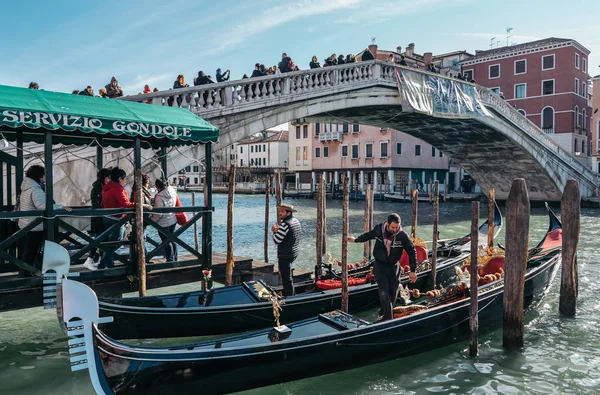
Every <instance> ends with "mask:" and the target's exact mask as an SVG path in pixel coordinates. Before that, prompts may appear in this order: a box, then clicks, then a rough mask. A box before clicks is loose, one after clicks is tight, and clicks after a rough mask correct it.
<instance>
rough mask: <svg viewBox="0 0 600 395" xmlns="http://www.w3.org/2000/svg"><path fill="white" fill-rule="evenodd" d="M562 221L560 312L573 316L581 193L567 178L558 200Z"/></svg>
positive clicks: (575, 304)
mask: <svg viewBox="0 0 600 395" xmlns="http://www.w3.org/2000/svg"><path fill="white" fill-rule="evenodd" d="M560 207H561V209H560V211H561V216H560V219H561V221H562V232H563V233H562V271H561V278H560V301H559V305H558V310H559V311H560V313H561V314H563V315H566V316H568V317H574V316H575V314H577V293H578V289H577V288H578V283H579V279H578V278H577V277H578V276H577V245H578V244H579V227H580V222H581V208H580V207H581V195H580V192H579V183H578V182H577V181H575V180H568V181H567V185H565V190H564V192H563V195H562V200H561V202H560Z"/></svg>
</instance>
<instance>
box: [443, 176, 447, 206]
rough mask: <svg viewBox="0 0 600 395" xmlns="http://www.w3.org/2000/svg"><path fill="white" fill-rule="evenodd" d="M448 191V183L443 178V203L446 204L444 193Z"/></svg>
mask: <svg viewBox="0 0 600 395" xmlns="http://www.w3.org/2000/svg"><path fill="white" fill-rule="evenodd" d="M447 191H448V183H447V182H446V179H445V178H444V203H446V193H447Z"/></svg>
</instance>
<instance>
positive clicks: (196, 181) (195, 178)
mask: <svg viewBox="0 0 600 395" xmlns="http://www.w3.org/2000/svg"><path fill="white" fill-rule="evenodd" d="M194 184H196V185H197V184H198V177H194Z"/></svg>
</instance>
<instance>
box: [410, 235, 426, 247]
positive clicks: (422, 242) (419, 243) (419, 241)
mask: <svg viewBox="0 0 600 395" xmlns="http://www.w3.org/2000/svg"><path fill="white" fill-rule="evenodd" d="M410 238H411V240H412V242H413V244H414V245H415V247H417V246H418V247H423V248H425V249H427V243H426V242H425V240H423V239H421V238H420V237H417V236H415V237H412V236H411V237H410Z"/></svg>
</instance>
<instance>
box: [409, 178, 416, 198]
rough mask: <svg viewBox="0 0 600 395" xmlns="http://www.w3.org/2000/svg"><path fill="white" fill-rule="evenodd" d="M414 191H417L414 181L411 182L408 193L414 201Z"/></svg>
mask: <svg viewBox="0 0 600 395" xmlns="http://www.w3.org/2000/svg"><path fill="white" fill-rule="evenodd" d="M414 190H415V188H414V187H413V180H410V186H409V187H408V191H409V193H410V200H413V196H414V193H413V191H414Z"/></svg>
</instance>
